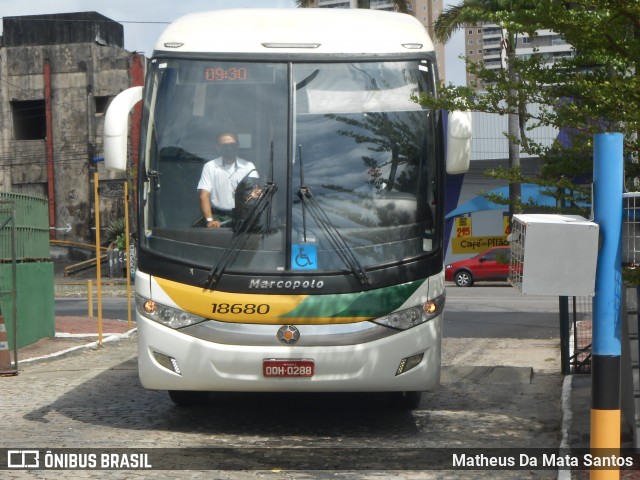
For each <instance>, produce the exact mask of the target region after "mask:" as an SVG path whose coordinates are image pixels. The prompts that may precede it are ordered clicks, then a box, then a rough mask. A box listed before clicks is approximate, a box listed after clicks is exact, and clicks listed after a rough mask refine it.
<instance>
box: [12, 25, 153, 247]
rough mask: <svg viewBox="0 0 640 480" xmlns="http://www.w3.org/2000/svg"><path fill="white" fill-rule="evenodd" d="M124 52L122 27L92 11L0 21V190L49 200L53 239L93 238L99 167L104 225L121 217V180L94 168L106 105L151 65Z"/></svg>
mask: <svg viewBox="0 0 640 480" xmlns="http://www.w3.org/2000/svg"><path fill="white" fill-rule="evenodd" d="M123 46H124V33H123V27H122V25H121V24H119V23H117V22H115V21H113V20H110V19H109V18H107V17H104V16H103V15H100V14H99V13H96V12H79V13H65V14H53V15H34V16H20V17H4V18H3V36H2V43H1V45H0V109H1V110H2V112H3V113H4V115H2V116H0V191H5V192H22V193H29V194H39V195H43V196H46V197H47V198H48V199H49V217H50V229H51V234H52V237H53V238H57V239H65V240H72V241H79V242H89V241H91V239H92V238H93V237H94V233H93V232H94V230H93V229H92V227H93V226H94V223H93V218H94V213H93V210H94V207H93V203H94V202H93V198H94V196H93V172H94V169H95V168H98V171H99V174H100V185H101V193H102V196H101V198H102V200H101V208H100V212H101V215H102V219H101V225H102V227H103V228H104V227H105V226H106V225H108V224H109V223H110V222H111V221H112V220H114V219H115V218H117V217H118V216H120V217H121V216H122V215H123V211H122V208H123V202H122V193H121V192H122V189H123V181H122V179H115V178H113V175H112V174H111V173H110V172H107V171H106V170H105V169H104V167H103V166H102V165H100V164H96V163H95V162H94V161H93V160H94V158H96V157H101V156H102V133H103V125H104V118H103V117H104V113H105V111H106V108H107V106H108V104H109V102H110V100H111V99H112V98H113V97H114V96H115V95H117V94H118V93H119V92H121V91H122V90H124V89H126V88H128V87H129V86H132V85H141V84H142V83H143V79H144V70H145V57H144V56H143V55H142V54H137V53H135V52H134V53H132V52H128V51H126V50H124V48H123ZM132 151H137V150H136V149H135V148H134V149H132ZM96 165H97V167H96Z"/></svg>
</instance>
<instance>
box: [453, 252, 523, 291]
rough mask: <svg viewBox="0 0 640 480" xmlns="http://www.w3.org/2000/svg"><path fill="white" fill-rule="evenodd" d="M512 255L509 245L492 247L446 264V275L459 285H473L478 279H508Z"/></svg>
mask: <svg viewBox="0 0 640 480" xmlns="http://www.w3.org/2000/svg"><path fill="white" fill-rule="evenodd" d="M510 256H511V249H510V248H509V247H495V248H490V249H489V250H486V251H484V252H482V253H480V254H478V255H476V256H475V257H473V258H468V259H466V260H459V261H457V262H453V263H450V264H448V265H446V266H445V270H444V276H445V279H446V280H447V281H450V282H453V283H455V284H456V285H457V286H459V287H471V286H472V285H473V283H474V282H475V281H478V280H507V278H508V277H509V259H510Z"/></svg>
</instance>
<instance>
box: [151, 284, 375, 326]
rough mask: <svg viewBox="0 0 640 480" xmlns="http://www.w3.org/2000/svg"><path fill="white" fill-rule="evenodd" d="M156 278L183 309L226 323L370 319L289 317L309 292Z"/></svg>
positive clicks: (310, 322) (336, 321) (315, 322)
mask: <svg viewBox="0 0 640 480" xmlns="http://www.w3.org/2000/svg"><path fill="white" fill-rule="evenodd" d="M154 280H155V281H156V283H157V284H158V286H160V287H161V288H162V290H163V291H164V292H165V293H166V294H167V296H169V297H170V298H171V299H172V300H173V301H174V302H175V304H176V305H177V306H178V307H180V308H181V309H183V310H185V311H187V312H189V313H192V314H194V315H198V316H200V317H204V318H211V319H214V320H220V321H223V322H231V323H261V324H274V325H275V324H289V323H295V324H296V325H301V324H303V325H323V324H336V323H353V322H362V321H365V320H369V318H363V317H326V316H324V317H314V316H305V317H304V318H299V317H297V318H289V317H286V315H287V314H288V313H289V312H291V311H292V310H294V309H295V308H296V307H298V306H299V305H300V304H302V303H303V302H304V301H305V300H306V299H307V298H308V297H309V295H265V294H260V293H230V292H220V291H217V290H208V289H205V288H202V287H194V286H192V285H185V284H182V283H178V282H173V281H171V280H166V279H164V278H158V277H154ZM283 317H284V318H283Z"/></svg>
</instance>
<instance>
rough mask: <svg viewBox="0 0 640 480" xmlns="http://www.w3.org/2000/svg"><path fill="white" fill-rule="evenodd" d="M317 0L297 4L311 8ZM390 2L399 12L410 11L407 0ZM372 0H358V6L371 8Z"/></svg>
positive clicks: (302, 0) (298, 1)
mask: <svg viewBox="0 0 640 480" xmlns="http://www.w3.org/2000/svg"><path fill="white" fill-rule="evenodd" d="M316 3H317V0H296V5H297V6H298V8H310V7H312V6H315V4H316ZM390 3H393V4H394V5H395V7H396V10H397V11H398V12H402V13H409V8H408V7H407V1H406V0H393V1H391V2H390ZM370 7H371V0H358V8H370Z"/></svg>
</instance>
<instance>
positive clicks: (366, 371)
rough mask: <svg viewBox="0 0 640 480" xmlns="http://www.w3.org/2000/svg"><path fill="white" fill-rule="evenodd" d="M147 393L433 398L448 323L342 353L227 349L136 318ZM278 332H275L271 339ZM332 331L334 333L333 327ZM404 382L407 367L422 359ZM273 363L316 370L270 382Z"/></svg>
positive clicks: (289, 348) (332, 350) (141, 371)
mask: <svg viewBox="0 0 640 480" xmlns="http://www.w3.org/2000/svg"><path fill="white" fill-rule="evenodd" d="M137 324H138V338H139V352H138V366H139V374H140V380H141V382H142V385H143V386H144V387H145V388H149V389H156V390H194V391H195V390H200V391H212V392H215V391H219V392H223V391H226V392H233V391H247V392H385V391H387V392H391V391H427V390H433V389H435V388H437V386H438V384H439V382H440V361H441V329H442V315H440V316H438V317H436V318H433V319H432V320H430V321H428V322H426V323H424V324H422V325H419V326H417V327H414V328H411V329H409V330H406V331H401V332H398V333H396V334H394V335H390V336H388V337H385V338H381V339H378V340H374V341H370V342H367V343H361V344H356V345H341V346H313V347H309V346H307V347H300V346H286V345H283V346H277V347H273V346H247V345H225V344H221V343H214V342H210V341H205V340H201V339H198V338H195V337H193V336H189V335H185V334H184V333H181V332H180V331H179V330H172V329H170V328H168V327H165V326H163V325H161V324H158V323H156V322H153V321H151V320H149V319H147V318H145V317H143V316H141V315H140V314H138V315H137ZM279 327H280V325H274V326H273V334H274V336H275V335H276V332H277V330H278V328H279ZM327 328H330V326H327ZM420 355H422V358H421V360H420V361H419V363H417V365H415V366H413V368H411V369H410V370H408V371H404V372H403V373H400V374H398V371H399V368H400V369H401V365H402V362H403V359H405V361H406V359H408V358H409V359H413V360H415V359H419V358H420ZM269 359H277V360H306V361H312V362H313V376H310V377H308V376H296V377H292V376H277V377H266V376H265V373H264V370H263V362H264V361H265V360H269Z"/></svg>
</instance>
